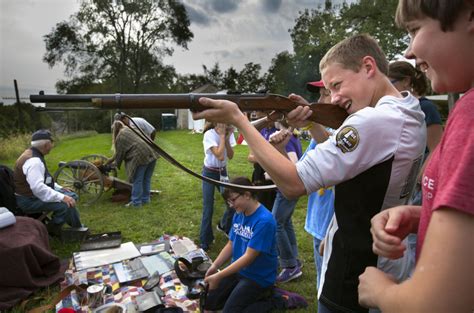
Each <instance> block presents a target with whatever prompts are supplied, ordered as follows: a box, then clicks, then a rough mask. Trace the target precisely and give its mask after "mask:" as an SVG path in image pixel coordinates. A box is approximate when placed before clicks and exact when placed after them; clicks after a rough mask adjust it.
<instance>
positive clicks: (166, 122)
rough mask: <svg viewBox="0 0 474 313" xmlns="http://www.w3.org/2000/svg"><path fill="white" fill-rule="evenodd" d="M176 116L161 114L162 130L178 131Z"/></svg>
mask: <svg viewBox="0 0 474 313" xmlns="http://www.w3.org/2000/svg"><path fill="white" fill-rule="evenodd" d="M176 120H177V118H176V115H175V114H172V113H163V114H161V130H170V129H176Z"/></svg>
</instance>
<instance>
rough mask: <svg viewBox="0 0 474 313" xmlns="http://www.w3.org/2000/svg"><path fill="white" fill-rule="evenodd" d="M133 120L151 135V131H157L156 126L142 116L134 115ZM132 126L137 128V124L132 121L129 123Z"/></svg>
mask: <svg viewBox="0 0 474 313" xmlns="http://www.w3.org/2000/svg"><path fill="white" fill-rule="evenodd" d="M132 120H133V121H134V122H135V123H136V124H137V125H138V127H140V129H141V130H142V131H143V132H144V133H145V134H146V135H147V136H148V137H151V133H153V132H154V131H155V127H153V125H151V124H150V123H148V122H147V120H145V119H144V118H141V117H132ZM129 124H130V127H132V128H136V127H135V124H133V123H132V122H130V123H129Z"/></svg>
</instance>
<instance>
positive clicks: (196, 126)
mask: <svg viewBox="0 0 474 313" xmlns="http://www.w3.org/2000/svg"><path fill="white" fill-rule="evenodd" d="M218 90H219V89H217V87H216V86H214V85H212V84H206V85H203V86H201V87H199V88H197V89H195V90H193V91H192V92H191V93H216V92H217V91H218ZM176 116H177V126H178V128H179V129H191V130H193V131H195V132H199V133H202V131H203V129H204V123H205V120H203V119H202V120H197V121H195V120H193V116H192V114H191V111H190V110H187V109H177V110H176Z"/></svg>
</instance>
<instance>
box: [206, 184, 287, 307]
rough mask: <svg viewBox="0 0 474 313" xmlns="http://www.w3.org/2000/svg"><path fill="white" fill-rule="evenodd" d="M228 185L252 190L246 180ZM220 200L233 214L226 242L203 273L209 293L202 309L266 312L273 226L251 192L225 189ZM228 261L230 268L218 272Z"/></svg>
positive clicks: (274, 264)
mask: <svg viewBox="0 0 474 313" xmlns="http://www.w3.org/2000/svg"><path fill="white" fill-rule="evenodd" d="M231 182H232V183H233V184H238V185H245V186H252V183H251V182H250V180H249V179H248V178H246V177H237V178H234V179H233V180H232V181H231ZM224 198H225V199H227V202H228V204H229V206H231V207H233V208H234V209H235V214H234V218H233V223H232V228H231V231H230V234H229V235H230V236H229V237H230V238H229V241H228V242H227V244H226V245H225V246H224V248H223V249H222V250H221V252H220V253H219V255H218V257H217V258H216V260H215V261H214V263H213V264H212V265H211V267H210V268H209V270H208V271H207V273H206V277H205V282H206V283H207V284H209V293H208V295H207V299H206V305H205V309H206V310H223V313H228V312H266V311H269V310H270V309H271V308H272V305H271V301H268V299H269V297H270V296H271V295H272V290H273V285H274V283H275V280H276V274H277V268H278V253H277V248H276V237H275V234H276V222H275V220H274V218H273V216H272V214H271V213H270V212H269V211H268V209H267V208H265V207H264V206H263V205H262V204H260V203H259V202H258V201H257V198H256V195H255V193H254V192H249V191H242V190H232V189H227V188H226V189H225V190H224ZM228 260H231V263H230V265H228V266H227V267H225V268H224V269H223V270H221V271H219V268H220V267H221V266H223V265H224V264H225V263H226V262H227V261H228Z"/></svg>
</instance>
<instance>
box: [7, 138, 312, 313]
mask: <svg viewBox="0 0 474 313" xmlns="http://www.w3.org/2000/svg"><path fill="white" fill-rule="evenodd" d="M155 142H156V143H157V144H158V145H159V146H160V147H161V148H163V149H164V150H165V151H167V152H168V153H169V154H171V155H172V156H173V157H174V158H175V159H177V160H178V161H179V162H181V163H182V164H184V165H185V166H187V167H188V168H191V169H192V170H194V171H195V172H198V173H200V171H201V167H202V162H203V159H204V152H203V148H202V134H191V133H190V132H189V131H184V130H179V131H167V132H160V133H158V135H157V138H156V140H155ZM306 145H307V142H303V146H304V148H305V147H306ZM110 148H111V137H110V134H96V135H93V136H89V137H82V136H79V137H77V138H76V137H75V138H70V139H69V138H68V139H64V138H62V139H61V140H60V141H59V142H58V143H57V144H56V147H55V148H54V149H53V150H52V151H51V153H50V154H49V155H47V156H46V161H47V163H48V168H49V170H50V172H51V173H54V172H55V171H56V170H57V168H58V163H59V161H71V160H76V159H80V158H81V157H83V156H85V155H88V154H103V155H106V156H111V154H112V152H111V149H110ZM247 154H248V147H247V146H242V145H238V146H237V147H236V148H235V155H234V158H233V159H232V160H231V161H230V162H229V165H228V168H229V175H230V177H233V176H234V177H235V176H248V177H250V176H251V173H252V169H253V167H252V165H251V164H250V163H248V162H247ZM14 162H15V159H14V158H11V159H7V160H0V163H2V164H6V165H9V166H13V164H14ZM119 177H120V178H122V179H124V178H125V174H124V168H123V167H122V169H121V171H119ZM152 189H158V190H161V191H162V192H161V194H159V195H156V196H153V198H152V201H151V203H150V204H149V205H146V206H144V207H142V208H141V209H133V208H130V207H125V206H124V205H123V204H117V203H112V202H111V201H110V198H111V194H112V192H111V191H108V192H104V193H103V194H102V196H101V198H100V199H99V201H97V202H96V203H94V204H93V205H90V206H84V205H81V203H80V202H79V205H78V208H79V211H80V213H81V219H82V221H83V223H85V224H86V225H87V226H89V228H90V229H91V231H92V232H93V233H100V232H106V231H121V232H122V236H123V241H124V242H127V241H133V242H134V243H143V242H147V241H151V240H154V239H157V238H158V237H160V236H161V235H162V234H177V235H182V236H187V237H189V238H191V239H193V240H194V241H195V242H196V243H199V225H200V221H201V214H202V193H201V181H200V180H198V179H196V178H194V177H192V176H191V175H189V174H186V173H184V172H182V171H181V170H179V169H177V168H176V167H174V166H172V165H170V164H169V163H168V162H166V161H164V160H163V159H159V160H158V162H157V165H156V168H155V172H154V175H153V179H152ZM306 204H307V197H302V198H300V199H299V201H298V204H297V208H296V210H295V213H294V215H293V223H294V227H295V230H296V235H297V239H298V248H299V253H300V259H302V260H303V262H304V268H303V276H302V277H300V278H299V279H297V280H295V281H292V282H289V283H286V284H283V285H282V286H280V287H282V288H284V289H287V290H290V291H293V292H297V293H299V294H301V295H303V296H304V297H305V298H306V299H307V300H308V302H309V304H310V306H309V307H308V308H307V309H305V310H295V311H294V312H315V311H316V302H317V300H316V288H315V268H314V259H313V249H312V246H313V241H312V237H311V236H310V235H309V234H308V233H306V232H305V231H304V221H305V215H306ZM224 209H225V205H224V201H223V200H222V198H221V197H217V196H216V202H215V213H214V223H213V224H214V225H216V224H217V222H218V220H219V218H220V217H221V216H222V214H223V212H224ZM215 237H216V242H215V244H214V245H213V246H212V247H211V250H210V252H209V254H210V255H211V257H212V258H215V257H216V256H217V254H218V253H219V251H220V249H221V248H222V247H223V246H224V244H225V242H226V240H227V239H226V238H225V236H224V235H222V234H221V233H218V232H215ZM50 243H51V247H52V250H53V252H54V253H56V254H57V255H58V256H59V257H61V258H70V257H71V256H72V253H73V252H75V251H78V250H79V243H71V244H62V243H61V242H60V241H59V240H56V239H53V240H52V241H51V242H50ZM58 291H59V288H58V287H53V288H50V289H46V288H45V289H41V290H39V291H38V292H36V293H35V294H34V295H33V296H42V297H45V298H46V300H45V301H43V304H44V303H48V301H51V300H52V298H54V296H56V293H57V292H58ZM31 302H33V301H31ZM38 304H39V303H38V302H36V304H33V303H31V304H28V305H27V308H30V307H34V306H35V305H38ZM11 311H12V312H21V310H20V308H19V307H16V308H14V309H12V310H11Z"/></svg>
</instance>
